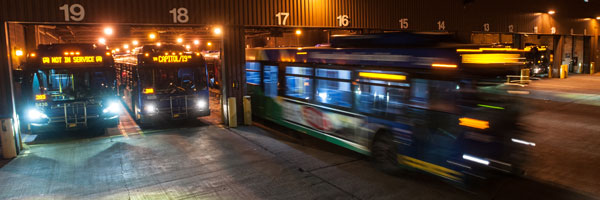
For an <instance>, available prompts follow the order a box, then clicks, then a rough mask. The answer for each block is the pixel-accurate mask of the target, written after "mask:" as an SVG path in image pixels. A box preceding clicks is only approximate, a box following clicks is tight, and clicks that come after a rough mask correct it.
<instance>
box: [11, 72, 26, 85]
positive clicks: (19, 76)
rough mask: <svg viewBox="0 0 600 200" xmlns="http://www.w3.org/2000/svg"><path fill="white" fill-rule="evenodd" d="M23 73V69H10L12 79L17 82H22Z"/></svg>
mask: <svg viewBox="0 0 600 200" xmlns="http://www.w3.org/2000/svg"><path fill="white" fill-rule="evenodd" d="M24 74H25V73H24V72H23V70H13V71H12V75H13V81H14V82H17V83H19V84H22V83H23V76H24Z"/></svg>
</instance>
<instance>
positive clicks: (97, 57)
mask: <svg viewBox="0 0 600 200" xmlns="http://www.w3.org/2000/svg"><path fill="white" fill-rule="evenodd" d="M112 67H113V58H112V56H111V54H110V52H106V48H105V47H104V46H96V45H94V44H51V45H39V46H38V49H37V50H36V51H34V52H31V53H29V54H28V58H27V63H26V64H25V66H24V77H23V83H22V88H23V98H22V99H25V106H24V113H23V114H24V116H25V118H24V119H25V121H26V123H27V124H29V125H31V126H34V128H35V127H41V126H48V125H59V126H64V127H65V128H80V127H88V125H91V124H98V125H102V126H106V127H114V126H116V125H118V123H119V112H120V111H119V109H120V105H119V99H118V97H117V88H116V80H115V73H114V69H113V68H112ZM33 130H36V129H33Z"/></svg>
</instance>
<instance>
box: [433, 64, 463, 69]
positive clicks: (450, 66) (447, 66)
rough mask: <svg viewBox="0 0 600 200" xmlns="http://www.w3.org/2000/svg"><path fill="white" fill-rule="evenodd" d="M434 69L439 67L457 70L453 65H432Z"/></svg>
mask: <svg viewBox="0 0 600 200" xmlns="http://www.w3.org/2000/svg"><path fill="white" fill-rule="evenodd" d="M431 66H432V67H439V68H456V67H457V66H456V65H452V64H436V63H434V64H431Z"/></svg>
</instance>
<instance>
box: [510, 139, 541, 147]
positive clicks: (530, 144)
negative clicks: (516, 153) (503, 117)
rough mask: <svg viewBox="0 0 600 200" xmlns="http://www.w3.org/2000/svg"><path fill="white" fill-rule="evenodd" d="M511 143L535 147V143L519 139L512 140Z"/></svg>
mask: <svg viewBox="0 0 600 200" xmlns="http://www.w3.org/2000/svg"><path fill="white" fill-rule="evenodd" d="M510 141H512V142H514V143H519V144H524V145H528V146H532V147H535V143H533V142H528V141H525V140H519V139H515V138H511V139H510Z"/></svg>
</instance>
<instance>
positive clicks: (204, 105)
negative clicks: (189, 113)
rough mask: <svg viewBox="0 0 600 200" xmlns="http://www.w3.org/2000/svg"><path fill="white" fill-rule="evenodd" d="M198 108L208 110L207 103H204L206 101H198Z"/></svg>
mask: <svg viewBox="0 0 600 200" xmlns="http://www.w3.org/2000/svg"><path fill="white" fill-rule="evenodd" d="M196 107H197V108H198V109H204V108H206V101H204V100H198V101H197V102H196Z"/></svg>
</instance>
